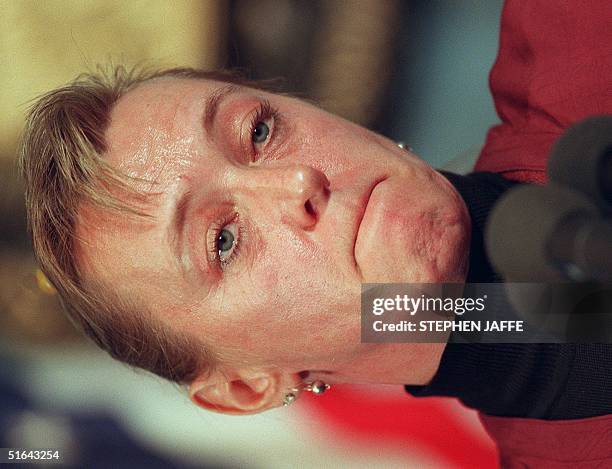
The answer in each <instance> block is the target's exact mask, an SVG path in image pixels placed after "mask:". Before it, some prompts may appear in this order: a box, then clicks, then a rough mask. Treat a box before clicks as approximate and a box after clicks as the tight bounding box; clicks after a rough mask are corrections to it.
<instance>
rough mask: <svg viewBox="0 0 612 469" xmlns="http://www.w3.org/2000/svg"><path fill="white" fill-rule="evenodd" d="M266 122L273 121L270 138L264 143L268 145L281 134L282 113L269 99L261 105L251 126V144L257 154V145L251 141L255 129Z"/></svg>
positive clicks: (254, 115) (252, 119)
mask: <svg viewBox="0 0 612 469" xmlns="http://www.w3.org/2000/svg"><path fill="white" fill-rule="evenodd" d="M266 120H272V126H271V127H270V135H269V136H268V138H267V139H266V141H265V142H264V143H267V142H269V141H270V140H271V139H273V138H274V135H276V134H277V133H278V132H279V127H280V124H281V115H280V112H279V111H278V109H277V108H275V107H273V106H272V105H271V104H270V101H268V100H267V99H266V100H263V101H262V102H261V103H259V107H258V108H257V110H256V111H255V113H254V114H253V117H252V118H251V123H250V126H249V142H250V145H251V147H252V149H253V151H254V152H255V153H257V149H256V145H255V143H253V142H252V141H251V138H252V136H253V132H254V131H255V128H256V127H257V124H259V123H260V122H264V121H266Z"/></svg>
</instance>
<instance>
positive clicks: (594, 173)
mask: <svg viewBox="0 0 612 469" xmlns="http://www.w3.org/2000/svg"><path fill="white" fill-rule="evenodd" d="M548 176H549V178H550V180H551V181H554V182H557V183H559V184H563V185H566V186H568V187H571V188H573V189H576V190H578V191H580V192H582V193H584V194H585V195H587V196H588V197H590V198H591V199H593V200H594V201H595V203H596V204H597V205H598V207H599V209H600V210H601V211H602V213H603V214H604V215H607V216H612V115H600V116H592V117H589V118H587V119H584V120H582V121H580V122H578V123H577V124H574V125H572V126H571V127H570V128H569V129H567V130H566V131H565V132H564V133H563V135H562V136H561V137H560V138H559V139H558V140H557V141H556V142H555V144H554V145H553V148H552V150H551V153H550V158H549V160H548Z"/></svg>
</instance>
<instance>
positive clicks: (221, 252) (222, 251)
mask: <svg viewBox="0 0 612 469" xmlns="http://www.w3.org/2000/svg"><path fill="white" fill-rule="evenodd" d="M237 230H238V227H237V225H236V223H230V224H228V225H226V226H225V227H223V229H222V230H220V231H219V234H218V235H217V240H216V248H217V254H218V256H219V260H220V261H221V263H227V262H229V260H230V259H231V257H232V255H233V253H234V250H235V248H236V244H237V241H236V237H237Z"/></svg>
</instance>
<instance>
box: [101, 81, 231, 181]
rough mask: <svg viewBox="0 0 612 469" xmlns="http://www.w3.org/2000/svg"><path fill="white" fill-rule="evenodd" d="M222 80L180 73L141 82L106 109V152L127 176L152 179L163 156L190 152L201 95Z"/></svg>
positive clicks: (183, 155)
mask: <svg viewBox="0 0 612 469" xmlns="http://www.w3.org/2000/svg"><path fill="white" fill-rule="evenodd" d="M225 85H227V84H226V83H222V82H217V81H212V80H203V79H182V78H159V79H155V80H151V81H149V82H145V83H143V84H141V85H139V86H137V87H136V88H135V89H133V90H131V91H129V92H128V93H126V94H125V95H124V96H122V97H121V98H120V99H119V100H118V101H117V103H116V104H115V106H114V107H113V109H112V111H111V116H110V117H111V119H110V125H109V127H108V129H107V131H106V141H107V145H108V150H107V152H106V154H105V158H106V159H107V161H108V162H109V163H110V164H111V165H112V166H115V167H117V168H118V169H120V170H121V171H122V172H124V173H126V174H128V175H129V176H133V177H138V178H144V179H147V180H156V176H157V175H159V173H160V172H161V170H162V168H163V167H164V166H165V165H167V163H168V161H169V160H170V159H171V160H178V161H179V162H181V161H186V160H188V159H189V158H190V157H192V156H193V151H194V148H195V145H194V144H195V140H196V139H197V138H198V135H199V134H200V133H201V132H202V130H201V129H202V128H201V117H202V110H203V109H204V105H205V103H206V100H207V99H208V98H209V97H210V96H211V95H212V94H213V93H214V92H215V91H216V90H218V89H219V88H220V87H223V86H225Z"/></svg>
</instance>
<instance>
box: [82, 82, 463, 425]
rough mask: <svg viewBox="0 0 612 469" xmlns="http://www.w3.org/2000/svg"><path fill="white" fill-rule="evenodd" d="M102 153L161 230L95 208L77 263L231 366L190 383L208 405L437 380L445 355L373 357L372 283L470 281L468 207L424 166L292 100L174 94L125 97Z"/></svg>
mask: <svg viewBox="0 0 612 469" xmlns="http://www.w3.org/2000/svg"><path fill="white" fill-rule="evenodd" d="M211 96H217V97H219V96H220V98H219V99H217V100H211V99H210V98H211ZM211 101H216V104H217V106H216V113H215V114H214V116H213V115H212V114H211V111H212V109H213V108H214V107H215V106H211V105H210V104H211ZM262 103H263V104H262ZM268 104H269V106H270V107H271V108H272V109H271V110H270V109H267V108H268ZM207 106H208V111H209V115H208V118H206V117H205V110H206V108H207ZM258 111H259V112H258ZM254 129H255V133H254ZM106 136H107V142H108V151H107V154H106V155H105V157H106V158H107V159H108V161H109V162H110V163H111V164H112V165H113V166H115V167H117V168H119V169H120V170H122V171H123V172H125V173H127V174H129V175H130V176H134V177H137V178H140V179H141V181H139V182H135V183H134V184H135V185H136V186H137V187H138V188H139V189H140V190H142V191H145V192H147V193H150V196H149V199H150V208H149V211H150V212H151V214H152V215H153V218H151V219H150V220H137V219H132V218H128V217H120V216H117V215H110V214H108V213H103V212H102V211H100V210H99V209H93V208H88V207H83V209H82V211H81V217H80V222H79V224H78V232H79V235H80V236H81V237H82V238H83V239H84V240H85V241H84V242H82V243H81V245H80V249H79V254H78V255H79V259H80V263H81V265H82V268H83V270H84V271H85V272H86V273H87V275H88V276H90V277H92V278H96V279H97V280H100V281H102V282H103V283H105V284H107V285H110V286H112V288H113V289H115V290H117V291H118V292H119V293H120V294H123V295H129V296H130V297H131V298H134V299H135V300H136V301H138V302H140V303H141V304H144V305H145V306H146V307H147V308H149V309H150V310H151V311H152V312H153V314H155V315H157V316H158V317H160V318H161V319H162V320H163V321H164V322H165V323H166V324H168V327H172V328H175V329H176V330H177V331H179V332H183V333H185V334H197V335H198V336H199V337H201V338H203V339H204V341H205V342H206V343H207V344H210V346H211V347H212V348H213V349H214V351H215V352H216V353H217V354H218V355H219V356H220V357H222V362H223V364H224V365H223V370H222V373H215V374H212V375H211V376H202V378H201V379H198V380H196V381H195V382H194V383H193V384H192V397H194V400H195V401H196V402H197V403H198V404H200V405H203V406H205V407H209V408H214V409H215V410H221V411H224V412H230V413H246V412H256V411H260V410H264V409H265V408H269V407H273V406H276V405H280V403H281V400H282V395H283V393H284V392H285V389H286V388H287V387H291V386H293V385H297V384H299V382H300V381H301V379H300V377H299V376H298V374H297V373H298V372H301V371H309V372H310V378H312V379H316V378H322V379H325V380H326V381H328V382H365V383H415V384H416V383H425V382H427V380H429V379H430V378H431V376H432V375H433V374H434V373H435V370H436V368H437V366H438V362H439V357H440V354H441V353H442V350H443V348H444V344H361V343H360V331H359V327H360V313H359V311H360V285H361V283H362V282H440V281H446V282H462V281H464V278H465V273H466V269H467V256H468V245H469V218H468V215H467V210H466V208H465V205H464V203H463V202H462V200H461V199H460V197H459V196H458V194H457V193H456V191H455V190H454V188H453V187H452V186H451V185H450V184H449V183H448V182H447V181H446V180H445V179H444V178H443V177H442V176H440V175H439V174H438V173H436V172H435V171H433V170H432V169H431V168H430V167H428V166H427V165H426V164H425V163H423V162H422V161H421V160H419V159H418V158H417V157H416V156H415V155H413V154H410V153H408V152H406V151H405V150H402V149H400V148H398V147H397V145H396V144H395V143H394V142H392V141H390V140H388V139H386V138H384V137H382V136H380V135H377V134H375V133H373V132H370V131H368V130H366V129H364V128H362V127H359V126H357V125H354V124H352V123H349V122H347V121H345V120H343V119H341V118H338V117H336V116H333V115H331V114H328V113H326V112H323V111H322V110H320V109H318V108H316V107H314V106H312V105H310V104H307V103H305V102H302V101H300V100H297V99H294V98H290V97H286V96H277V95H273V94H268V93H265V92H262V91H258V90H253V89H249V88H238V89H234V88H231V89H230V87H228V86H227V84H225V83H220V82H214V81H206V80H188V79H175V78H167V79H158V80H155V81H152V82H149V83H145V84H143V85H140V86H139V87H138V88H136V89H134V90H132V91H130V92H128V93H127V94H126V95H125V96H123V97H122V98H121V99H120V100H119V102H118V103H117V104H116V105H115V107H114V109H113V111H112V114H111V124H110V127H109V128H108V130H107V133H106ZM185 194H187V195H186V196H185ZM179 201H180V203H179V206H180V208H179V209H178V211H177V202H179ZM177 214H178V215H177ZM220 233H221V234H224V235H225V238H224V239H225V241H226V243H225V244H223V243H220V242H218V240H217V238H218V236H219V234H220ZM232 237H233V239H234V243H232ZM220 247H221V248H223V249H222V256H221V257H222V258H223V259H222V260H220V259H219V257H220V256H219V252H218V251H219V248H220Z"/></svg>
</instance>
